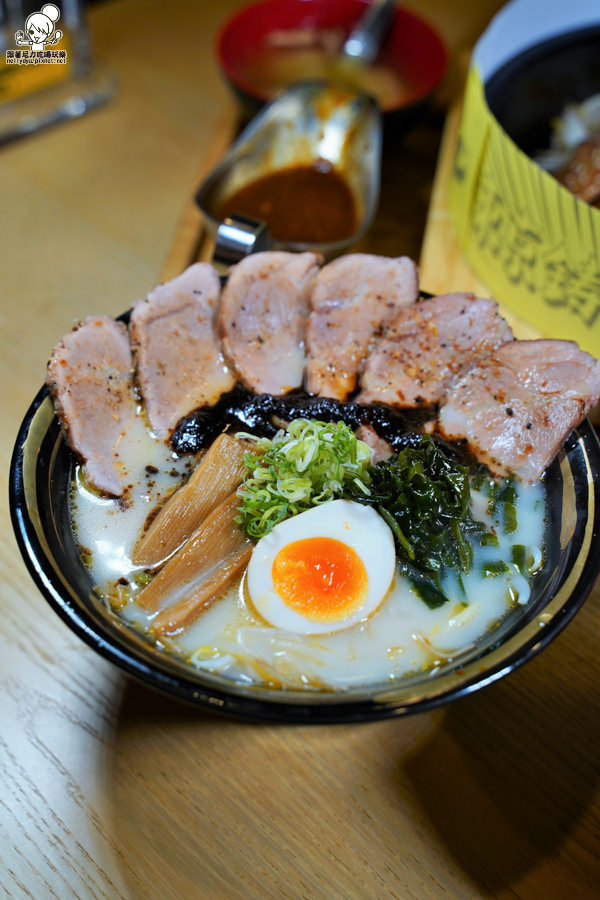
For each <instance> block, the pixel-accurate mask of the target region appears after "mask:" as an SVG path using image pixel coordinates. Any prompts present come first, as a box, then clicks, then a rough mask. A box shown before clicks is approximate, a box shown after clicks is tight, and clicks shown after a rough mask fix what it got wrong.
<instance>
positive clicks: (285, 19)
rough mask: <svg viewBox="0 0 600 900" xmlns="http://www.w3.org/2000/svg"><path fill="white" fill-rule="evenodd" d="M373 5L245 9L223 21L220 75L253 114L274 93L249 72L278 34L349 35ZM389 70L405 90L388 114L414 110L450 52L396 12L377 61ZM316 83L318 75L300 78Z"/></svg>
mask: <svg viewBox="0 0 600 900" xmlns="http://www.w3.org/2000/svg"><path fill="white" fill-rule="evenodd" d="M369 5H370V4H369V0H262V2H259V3H253V4H251V5H249V6H246V7H243V8H242V9H241V10H239V11H238V12H237V13H235V14H234V15H233V16H232V17H231V18H230V19H229V20H228V21H226V22H225V24H224V25H223V27H222V28H221V31H220V33H219V36H218V39H217V47H216V53H217V58H218V61H219V65H220V67H221V70H222V72H223V74H224V75H225V77H226V78H227V80H228V81H229V83H230V85H231V86H232V87H233V89H234V91H235V93H236V94H237V95H238V97H240V98H241V99H242V101H244V102H246V105H248V101H250V105H252V106H254V111H256V109H257V108H258V107H259V106H260V105H261V104H263V103H265V102H266V101H267V100H270V99H272V96H273V95H272V94H270V93H267V92H265V91H264V90H263V89H261V88H260V87H258V86H257V85H256V84H254V83H253V82H252V78H251V76H249V69H251V68H252V62H253V60H255V59H256V57H257V55H259V54H260V53H261V52H262V51H263V50H264V48H265V46H267V45H268V38H269V35H270V34H272V33H273V32H275V31H277V32H279V31H285V30H292V29H306V30H313V31H320V30H329V29H334V28H335V29H339V30H340V31H341V32H343V33H344V35H347V34H349V32H350V31H351V30H352V27H353V26H354V25H355V24H356V22H357V21H358V19H359V18H360V17H361V15H362V14H364V12H365V10H366V9H367V8H368V6H369ZM377 62H378V63H380V62H381V63H384V64H385V65H387V66H389V67H391V68H392V69H393V70H394V71H395V72H396V73H397V74H398V75H399V76H400V78H401V79H402V81H403V83H404V86H405V90H404V91H403V97H402V100H401V102H399V103H398V104H397V105H395V106H392V107H390V108H388V107H385V106H384V107H383V108H382V112H384V113H385V114H389V113H394V112H398V111H402V110H407V109H411V108H413V107H415V106H417V105H418V104H419V103H420V102H421V101H423V100H424V99H425V98H427V97H428V96H429V95H430V94H431V93H432V92H433V91H434V89H435V88H436V87H437V85H438V84H439V83H440V81H441V80H442V78H443V76H444V73H445V71H446V62H447V57H446V50H445V47H444V44H443V43H442V41H441V39H440V37H439V36H438V34H437V33H436V31H435V30H434V29H433V28H432V27H431V26H430V25H429V24H428V23H426V22H425V21H423V19H421V18H419V17H417V16H416V15H414V14H413V13H411V12H409V11H408V10H407V9H405V7H404V6H401V7H399V8H398V9H396V11H395V13H394V18H393V20H392V24H391V27H390V31H389V34H388V36H387V39H386V41H385V44H384V46H383V48H382V50H381V52H380V55H379V57H378V59H377ZM302 77H303V78H311V77H312V78H314V77H315V72H311V71H307V72H306V73H302Z"/></svg>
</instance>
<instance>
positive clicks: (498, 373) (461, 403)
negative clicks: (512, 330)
mask: <svg viewBox="0 0 600 900" xmlns="http://www.w3.org/2000/svg"><path fill="white" fill-rule="evenodd" d="M599 399H600V361H599V360H597V359H594V357H593V356H591V355H590V354H589V353H584V352H583V351H582V350H580V349H579V347H578V346H577V344H576V343H575V342H574V341H560V340H547V339H543V340H538V341H511V342H510V343H508V344H504V345H503V346H502V347H500V348H499V349H498V350H496V351H495V352H494V353H493V354H492V355H491V356H490V357H489V358H487V359H486V360H483V361H481V362H480V363H479V364H478V365H477V366H476V367H475V368H473V369H472V370H471V371H470V372H468V373H467V374H466V375H464V376H463V377H462V378H461V379H460V380H459V381H458V382H457V383H456V384H455V385H454V386H453V387H452V388H451V389H450V391H449V392H448V394H447V395H446V398H445V400H444V402H443V404H442V407H441V409H440V414H439V421H438V428H439V430H440V432H441V433H442V435H443V436H444V437H446V438H449V439H450V440H457V439H460V438H466V440H467V442H468V445H469V447H470V449H471V451H472V452H473V453H474V455H475V456H476V457H477V458H478V459H479V460H480V462H482V463H485V464H486V465H487V466H488V468H489V469H490V470H491V471H492V472H493V473H495V474H497V475H502V476H505V475H509V474H515V475H517V476H518V477H519V478H520V479H521V480H522V481H524V482H526V483H530V482H533V481H535V480H536V479H537V478H539V477H540V476H541V475H542V473H543V472H544V470H545V469H546V467H547V466H548V465H549V464H550V462H551V461H552V459H553V458H554V456H555V454H556V452H557V451H558V449H559V448H560V447H561V445H562V444H563V442H564V441H565V439H566V438H567V436H568V435H569V433H570V432H571V430H572V429H573V428H575V427H576V426H577V425H579V424H580V422H581V421H582V420H583V419H584V418H585V416H586V415H587V414H588V412H589V411H590V409H591V408H592V406H594V405H595V404H597V403H598V400H599Z"/></svg>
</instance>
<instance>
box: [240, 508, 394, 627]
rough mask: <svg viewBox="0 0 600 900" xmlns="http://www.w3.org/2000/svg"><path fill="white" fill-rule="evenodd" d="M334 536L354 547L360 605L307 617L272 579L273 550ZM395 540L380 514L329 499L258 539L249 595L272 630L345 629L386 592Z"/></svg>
mask: <svg viewBox="0 0 600 900" xmlns="http://www.w3.org/2000/svg"><path fill="white" fill-rule="evenodd" d="M312 537H325V538H332V539H334V540H337V541H340V542H341V543H342V544H344V545H345V546H347V547H349V548H350V549H351V550H353V551H354V552H355V553H356V555H357V556H358V557H359V559H360V560H361V561H362V563H363V565H364V567H365V569H366V572H367V578H368V584H367V590H366V596H365V599H364V602H363V603H362V605H361V606H360V607H359V608H358V609H357V610H356V611H355V612H354V613H352V614H351V615H348V616H346V617H344V618H341V619H339V620H337V621H327V622H319V621H311V620H310V619H308V618H307V617H305V616H303V615H302V613H301V612H297V611H295V610H293V609H291V608H290V606H289V605H287V604H286V602H285V600H284V599H283V598H282V597H281V596H280V594H279V593H278V592H277V589H276V587H275V585H274V583H273V563H274V561H275V557H276V556H277V554H278V553H279V552H280V551H281V550H283V549H284V548H285V547H287V546H288V545H289V544H291V543H292V542H294V541H301V540H305V539H306V538H312ZM395 559H396V557H395V550H394V538H393V535H392V532H391V530H390V528H389V526H388V525H387V524H386V523H385V522H384V521H383V519H382V518H381V516H380V515H379V513H377V512H376V511H375V510H374V509H372V508H371V507H369V506H363V505H362V504H360V503H354V502H352V501H351V500H332V501H330V502H329V503H324V504H323V505H322V506H315V507H313V508H312V509H309V510H307V511H306V512H303V513H300V514H299V515H297V516H293V517H292V518H291V519H286V520H285V521H284V522H280V523H279V525H276V526H275V528H273V530H272V531H271V532H270V533H269V534H267V535H265V537H263V538H261V539H260V541H259V542H258V544H257V545H256V547H255V548H254V550H253V552H252V558H251V560H250V564H249V566H248V577H247V586H248V593H249V595H250V598H251V600H252V604H253V605H254V608H255V609H256V611H257V612H258V613H259V614H260V615H261V616H262V617H263V619H266V621H267V622H268V623H269V624H270V625H273V626H274V627H275V628H281V629H283V630H285V631H290V632H294V633H296V634H327V633H331V632H334V631H340V630H342V629H345V628H349V627H350V626H351V625H354V624H356V623H357V622H360V621H361V620H363V619H365V618H366V617H367V616H369V615H371V613H373V612H374V611H375V610H376V609H377V607H378V606H379V605H380V603H381V602H382V600H383V598H384V597H385V595H386V594H387V592H388V590H389V587H390V585H391V583H392V578H393V576H394V566H395Z"/></svg>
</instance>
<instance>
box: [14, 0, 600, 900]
mask: <svg viewBox="0 0 600 900" xmlns="http://www.w3.org/2000/svg"><path fill="white" fill-rule="evenodd" d="M238 5H240V4H239V3H234V2H232V0H223V2H221V3H219V4H211V3H209V2H207V0H206V2H200V3H192V2H183V0H177V2H174V3H173V4H169V6H168V8H167V6H166V5H164V4H160V3H158V2H157V0H150V2H147V3H144V4H143V5H142V4H139V3H135V2H133V0H122V2H113V3H107V4H100V5H97V6H94V7H93V9H92V11H91V13H90V19H91V27H92V37H93V40H94V47H95V52H96V53H97V54H98V55H99V56H101V57H102V58H103V59H104V60H105V61H106V62H107V63H108V64H109V65H110V66H112V67H113V68H114V70H115V71H116V72H117V75H118V77H119V80H120V90H119V96H118V98H117V100H116V101H115V102H114V103H113V104H112V105H111V106H110V107H107V108H105V109H104V110H100V111H98V112H96V113H94V114H92V115H90V116H88V117H85V118H84V119H82V120H80V121H78V122H73V123H69V124H68V125H64V126H61V127H60V128H56V129H54V130H52V131H48V132H46V133H44V134H39V135H36V136H34V137H33V138H31V139H30V140H28V141H24V142H21V143H19V144H15V145H12V146H9V147H5V148H3V149H2V150H0V153H1V155H2V165H1V166H0V188H1V190H2V196H3V213H2V224H1V225H0V229H1V235H2V247H3V298H2V306H1V308H0V351H1V352H0V357H1V358H0V363H1V365H2V368H3V382H2V383H3V385H4V391H3V401H2V409H3V414H4V427H3V429H2V438H1V444H0V452H1V454H2V457H1V459H2V472H3V475H2V477H3V496H4V497H5V498H6V496H7V485H6V480H7V471H8V466H9V461H10V454H11V450H12V445H13V442H14V439H15V436H16V433H17V429H18V425H19V422H20V420H21V417H22V416H23V414H24V412H25V410H26V408H27V406H28V404H29V402H30V401H31V399H32V397H33V396H34V394H35V392H36V391H37V389H38V387H39V385H40V384H41V381H42V379H43V374H44V366H45V361H46V359H47V357H48V355H49V352H50V349H51V347H52V346H53V344H54V343H55V342H56V340H57V339H58V338H59V337H60V336H61V334H62V333H64V332H65V331H67V330H68V329H69V328H70V327H71V325H72V323H73V322H74V321H75V320H76V319H77V318H78V317H83V316H85V315H87V314H89V313H98V312H107V313H111V314H116V313H119V312H121V311H122V310H123V309H124V308H126V307H127V306H129V304H130V303H131V302H132V301H133V300H135V299H136V298H137V297H138V296H141V295H143V294H144V293H145V292H146V291H147V290H148V289H149V288H150V287H151V286H152V285H153V284H154V283H155V281H156V280H157V279H158V278H159V277H160V276H161V274H164V273H165V272H167V271H169V272H170V273H172V274H175V273H176V271H178V270H180V269H181V268H183V266H184V265H185V263H186V262H187V261H188V260H189V259H190V258H193V257H194V255H196V254H197V253H198V252H202V250H201V249H199V247H200V245H199V243H198V242H199V241H201V239H202V234H201V228H200V224H199V222H198V219H196V220H195V221H193V220H192V219H191V218H190V210H191V206H190V198H191V196H192V193H193V190H194V187H195V186H196V184H197V180H198V178H199V177H200V175H201V173H202V172H203V171H205V170H206V166H207V165H210V164H211V161H212V160H213V159H214V158H216V157H215V154H217V155H218V153H219V152H221V150H220V148H222V146H223V144H224V143H226V142H227V141H228V140H229V135H230V129H235V127H236V114H235V110H234V108H233V107H232V105H231V100H230V98H229V95H228V93H227V91H226V88H225V86H224V85H223V83H222V81H221V79H220V77H219V75H218V72H217V71H216V68H215V66H214V62H213V56H212V45H213V40H214V35H215V32H216V30H217V27H218V24H219V23H220V21H222V19H223V18H224V16H225V15H226V14H227V13H228V12H229V11H231V10H232V9H233V8H234V7H235V6H238ZM499 5H500V4H499V3H492V2H489V3H484V2H483V0H480V2H479V3H477V4H475V3H474V2H471V0H460V2H458V3H456V4H445V3H442V2H441V0H439V2H436V0H429V2H425V0H423V2H422V4H420V6H421V8H422V10H423V11H424V12H425V13H428V14H429V16H430V17H431V18H433V19H434V20H435V21H437V22H438V23H439V27H440V28H441V30H442V31H443V33H444V34H445V36H446V38H447V40H448V42H449V44H450V46H451V48H452V50H453V52H456V53H458V52H459V50H460V48H461V47H462V46H463V45H468V44H469V43H470V42H472V41H473V39H474V38H475V37H476V36H477V34H478V33H479V32H480V31H481V29H482V28H483V27H484V26H485V24H486V22H487V19H488V18H489V16H490V15H491V13H492V12H493V11H494V10H495V9H496V8H498V6H499ZM442 124H443V123H442V117H441V115H439V114H438V115H437V116H434V117H432V118H430V119H428V120H426V121H424V122H423V123H422V124H421V126H420V127H419V128H417V129H415V131H414V132H413V133H412V134H411V135H409V136H407V137H406V138H405V139H400V138H397V139H395V140H391V141H390V142H389V143H388V145H387V148H386V158H385V162H384V185H385V190H384V193H383V197H382V206H381V209H380V212H379V214H378V217H377V221H376V223H375V227H374V230H373V231H372V233H371V234H370V235H369V236H368V237H367V238H366V240H365V245H364V246H365V247H372V248H373V249H377V250H378V252H384V253H388V252H390V253H394V252H403V253H408V254H409V255H413V256H414V257H415V258H420V259H421V268H422V278H423V283H424V286H426V287H427V288H428V289H430V290H438V289H439V290H441V289H449V288H450V287H457V288H458V287H463V288H473V287H474V285H473V284H472V283H471V282H469V283H468V284H467V283H466V280H467V278H468V271H467V270H465V268H464V261H463V260H461V259H460V257H459V256H457V250H456V248H455V246H453V245H452V240H451V231H450V232H449V230H448V221H447V219H446V218H445V216H446V210H445V206H444V183H445V179H444V178H443V176H442V175H441V174H440V173H443V166H444V165H447V164H448V153H449V152H450V151H449V150H448V149H447V148H448V147H449V146H450V144H449V141H450V138H448V135H449V134H450V132H449V131H448V129H447V131H446V139H445V142H444V145H443V149H442V159H441V163H440V165H441V168H440V167H438V169H437V173H438V174H437V177H435V173H436V162H437V158H438V152H439V148H440V141H441V139H442ZM449 127H450V126H449ZM434 178H435V181H434ZM432 191H433V198H432V203H431V206H430V198H431V197H432ZM424 234H425V241H424V243H423V235H424ZM422 246H423V254H422V255H421V248H422ZM190 254H191V257H190ZM451 273H453V275H452V277H453V278H454V276H456V283H455V284H454V283H453V284H448V281H447V279H450V274H451ZM2 524H3V526H4V540H3V541H2V543H1V545H0V578H1V584H2V615H1V617H0V671H1V678H2V691H1V693H0V722H1V726H2V727H1V731H0V896H1V897H5V898H8V900H32V898H35V900H197V898H201V900H266V898H290V900H348V898H358V900H371V898H375V900H379V898H381V900H384V898H397V900H480V898H497V900H554V898H556V900H559V898H560V900H595V898H597V897H598V886H599V884H600V852H599V851H600V822H599V818H600V815H599V813H600V784H599V780H600V778H599V776H600V772H599V768H598V746H600V724H599V723H600V678H599V675H600V671H599V668H600V667H599V662H598V660H599V647H598V635H599V633H600V613H599V602H600V592H599V590H598V586H597V587H596V588H595V590H594V592H593V594H592V596H591V597H590V598H589V599H588V601H587V603H586V604H585V605H584V607H583V609H582V610H581V612H580V613H579V614H578V615H577V617H576V618H575V619H574V621H573V622H572V623H571V624H570V625H569V627H568V628H567V629H566V630H565V631H564V632H563V633H562V634H561V635H560V636H559V637H558V638H557V639H556V641H555V642H554V643H553V644H552V645H551V646H550V647H548V648H547V649H546V650H545V651H544V652H543V653H542V654H540V655H539V656H538V657H537V658H536V659H534V660H533V661H532V662H530V663H528V664H527V665H526V666H524V667H523V668H521V669H520V670H518V671H517V672H515V673H513V674H512V675H511V676H509V677H508V678H506V679H503V680H501V681H500V682H497V683H496V684H494V685H492V686H490V687H488V688H486V689H485V690H483V691H480V692H478V693H476V694H473V695H471V696H469V697H466V698H464V699H463V700H460V701H458V702H456V703H454V704H452V705H450V706H448V707H446V708H443V709H440V710H438V711H435V712H432V713H428V714H425V715H419V716H412V717H406V718H401V719H398V720H394V721H384V722H378V723H371V724H368V725H340V726H334V727H330V726H318V727H317V726H308V727H305V726H302V727H298V726H278V725H257V724H250V723H245V722H237V721H233V720H229V719H225V718H221V717H218V716H217V715H209V714H208V713H204V712H201V711H198V710H197V709H194V708H191V707H188V706H184V705H183V704H180V703H178V702H176V701H174V700H172V699H169V698H167V697H163V696H162V695H160V694H158V693H155V692H154V691H151V690H149V689H147V688H145V687H142V686H140V685H139V684H138V683H136V682H135V681H133V680H132V679H130V678H128V677H126V676H125V675H124V674H123V673H121V672H120V671H119V670H118V669H117V668H115V667H114V666H112V665H111V664H109V663H108V662H106V661H105V660H103V659H102V658H100V657H99V656H98V655H97V654H96V653H94V652H93V651H92V650H91V649H89V648H88V647H87V646H85V645H84V644H83V643H82V642H81V641H80V640H78V639H77V638H76V637H75V636H74V635H73V634H72V633H71V631H70V630H69V629H68V628H67V627H66V625H64V624H63V623H62V621H61V620H60V619H59V618H58V617H57V616H56V615H55V613H54V612H53V611H52V610H51V609H50V607H49V606H48V605H47V604H46V603H45V601H44V600H43V598H42V597H41V596H40V595H39V593H38V592H37V590H36V588H35V586H34V585H33V582H32V581H31V579H30V577H29V575H28V573H27V572H26V570H25V566H24V564H23V563H22V562H21V560H20V557H19V553H18V549H17V546H16V543H15V540H14V538H13V536H12V530H11V525H10V516H9V510H8V505H7V503H6V500H5V501H4V502H3V505H2Z"/></svg>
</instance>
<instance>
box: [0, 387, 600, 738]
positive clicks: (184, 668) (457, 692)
mask: <svg viewBox="0 0 600 900" xmlns="http://www.w3.org/2000/svg"><path fill="white" fill-rule="evenodd" d="M73 474H74V458H73V455H72V453H71V451H70V450H69V448H68V446H67V444H66V442H65V440H64V437H63V434H62V432H61V429H60V426H59V423H58V421H57V418H56V416H55V413H54V407H53V404H52V401H51V398H50V396H49V394H48V391H47V388H46V387H43V388H42V389H41V390H40V391H39V393H38V394H37V396H36V397H35V399H34V400H33V402H32V404H31V406H30V408H29V410H28V411H27V413H26V415H25V418H24V421H23V424H22V427H21V429H20V432H19V434H18V437H17V440H16V444H15V448H14V453H13V458H12V464H11V472H10V502H11V511H12V521H13V526H14V530H15V534H16V537H17V541H18V544H19V547H20V550H21V553H22V555H23V559H24V560H25V563H26V565H27V567H28V569H29V572H30V574H31V576H32V578H33V581H34V582H35V584H36V585H37V587H38V588H39V590H40V592H41V594H42V596H43V597H45V599H46V600H47V601H48V603H49V604H50V605H51V607H52V608H53V609H54V610H55V611H56V613H57V614H58V615H59V616H60V617H61V618H62V619H63V621H64V622H66V624H67V625H68V626H69V628H71V629H72V631H73V632H74V633H75V634H77V635H78V636H79V637H80V638H81V639H82V640H83V641H84V642H85V643H86V644H88V645H89V646H91V647H92V648H93V649H94V650H96V651H97V652H98V653H99V654H100V655H101V656H103V657H105V658H106V659H108V660H110V661H111V662H112V663H114V664H115V665H117V666H118V667H120V668H121V669H122V670H124V672H126V673H128V674H129V675H131V676H133V677H135V678H136V679H138V680H139V681H141V682H143V683H144V684H146V685H148V686H150V687H152V688H156V689H158V690H160V691H163V692H165V693H166V694H169V695H172V696H173V697H176V698H179V699H181V700H184V701H188V702H189V703H191V704H195V705H196V706H197V707H199V708H202V709H213V710H215V711H218V712H220V713H223V714H227V715H230V716H235V717H242V718H246V719H251V720H269V721H278V722H287V723H334V722H358V721H368V720H375V719H382V718H388V717H394V716H403V715H406V714H410V713H417V712H420V711H425V710H431V709H433V708H435V707H438V706H440V705H442V704H445V703H448V702H449V701H452V700H455V699H456V698H459V697H461V696H464V695H466V694H469V693H470V692H472V691H475V690H478V689H480V688H483V687H485V686H486V685H490V684H491V683H493V682H495V681H496V680H497V679H499V678H501V677H503V676H505V675H507V674H508V673H510V672H512V671H514V670H515V669H517V668H518V667H519V666H520V665H522V664H523V663H525V662H526V661H527V660H530V659H532V658H533V657H534V656H536V654H538V653H539V652H540V651H541V650H542V649H543V648H544V647H546V646H547V645H548V644H549V642H550V641H551V640H552V639H553V638H555V637H556V635H557V634H558V633H559V632H560V631H561V630H562V629H563V628H564V627H565V626H566V625H567V624H568V622H569V621H570V620H571V618H572V617H573V616H574V615H575V613H576V612H577V611H578V609H579V608H580V607H581V605H582V603H583V602H584V600H585V597H586V596H587V594H588V593H589V591H590V590H591V588H592V586H593V584H594V581H595V578H596V576H597V573H598V568H599V565H600V542H599V541H598V529H599V526H600V513H599V502H598V501H599V492H600V489H599V487H598V485H599V483H600V448H599V445H598V440H597V437H596V435H595V432H594V431H593V429H592V427H591V425H590V424H589V422H588V421H585V422H583V423H582V425H581V426H580V427H579V428H577V429H576V430H575V431H573V432H572V434H571V435H570V436H569V438H568V440H567V441H566V442H565V444H564V446H563V447H562V448H561V450H560V451H559V453H558V455H557V457H556V458H555V460H554V461H553V463H552V464H551V466H550V467H549V469H548V470H547V472H546V475H545V478H544V490H545V492H546V508H547V520H546V523H545V531H546V534H545V556H544V562H543V566H542V569H541V571H540V572H539V573H538V574H537V575H536V577H535V579H534V582H533V587H532V593H531V597H530V599H529V601H528V602H527V604H525V605H523V606H517V607H515V608H513V609H512V610H511V611H510V612H509V613H508V615H507V616H506V618H504V619H503V620H502V622H501V623H500V624H499V625H498V627H497V628H495V629H494V630H492V631H490V632H489V633H486V634H485V635H483V636H482V637H481V638H480V639H479V640H477V641H476V642H475V644H473V645H472V646H471V647H470V648H469V649H468V650H466V651H464V652H462V653H460V654H457V655H456V656H455V657H454V658H452V659H448V660H447V661H446V662H445V663H444V664H442V665H439V666H437V667H436V668H434V669H432V670H429V671H427V672H418V673H416V674H414V675H410V676H407V677H403V678H399V679H397V680H394V681H391V680H386V681H385V682H384V683H378V684H371V685H369V686H368V687H359V688H353V689H343V690H342V689H340V690H310V691H307V690H302V689H291V688H290V689H274V688H269V687H264V686H260V685H257V684H255V685H251V684H248V683H241V682H240V683H238V682H236V681H234V680H231V679H228V678H225V677H224V676H222V675H218V674H212V673H209V672H207V671H200V670H198V669H196V668H194V667H192V666H191V665H189V664H188V663H186V662H185V661H184V660H183V659H181V658H177V657H175V656H172V655H169V654H168V653H166V652H165V651H164V650H161V649H159V648H157V647H156V646H154V645H153V644H152V643H150V642H149V641H148V640H146V638H145V637H144V636H143V634H141V633H140V632H138V631H135V630H134V629H133V628H131V627H129V626H128V625H127V624H126V623H125V622H124V621H123V620H122V619H120V618H119V617H118V616H117V615H116V614H114V613H113V612H112V611H111V610H110V609H109V608H108V607H107V606H106V605H105V604H104V603H102V601H101V600H100V598H99V597H98V595H97V594H96V593H95V592H94V590H93V584H92V581H91V577H90V574H89V571H88V569H87V568H86V566H85V565H84V562H83V561H82V558H81V556H80V552H79V548H78V545H77V542H76V540H75V537H74V535H73V530H72V526H71V517H70V504H69V496H70V490H71V483H72V478H73Z"/></svg>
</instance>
